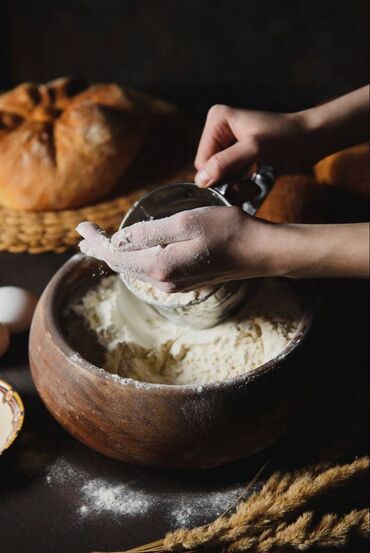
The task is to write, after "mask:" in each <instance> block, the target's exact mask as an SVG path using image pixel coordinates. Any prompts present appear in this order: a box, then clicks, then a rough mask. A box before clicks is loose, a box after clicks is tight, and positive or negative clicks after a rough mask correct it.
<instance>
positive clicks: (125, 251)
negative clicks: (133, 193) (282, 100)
mask: <svg viewBox="0 0 370 553" xmlns="http://www.w3.org/2000/svg"><path fill="white" fill-rule="evenodd" d="M368 111H369V87H363V88H361V89H359V90H356V91H354V92H351V93H350V94H347V95H345V96H342V97H341V98H338V99H336V100H333V101H331V102H328V103H326V104H323V105H321V106H318V107H315V108H312V109H309V110H305V111H302V112H298V113H290V114H284V113H267V112H257V111H249V110H239V109H234V108H230V107H228V106H214V107H213V108H211V110H210V111H209V114H208V117H207V121H206V125H205V128H204V130H203V134H202V138H201V140H200V144H199V148H198V153H197V156H196V160H195V166H196V168H197V170H198V173H197V175H196V178H195V180H196V183H197V184H198V185H199V186H202V187H208V186H211V185H212V184H215V183H216V182H217V181H219V180H221V179H223V178H226V177H227V175H229V174H234V175H235V174H240V173H241V172H242V171H243V168H245V167H246V165H248V164H249V163H254V162H257V163H264V164H266V165H272V166H273V167H276V168H277V169H278V170H281V171H284V170H285V171H286V170H287V167H289V166H290V167H291V166H292V161H293V162H296V163H297V165H298V166H302V165H305V164H308V165H310V164H311V165H312V164H313V163H315V162H317V161H318V160H320V159H322V158H323V157H325V156H326V155H328V154H330V153H332V152H334V151H337V150H340V149H342V148H345V147H347V146H350V145H351V144H354V143H359V142H361V141H363V140H366V139H367V138H368ZM78 231H79V232H80V234H81V236H82V237H83V238H84V240H83V241H82V242H81V243H80V248H81V250H82V251H83V252H85V253H86V254H88V255H94V256H95V257H97V258H98V259H101V260H104V261H105V262H106V263H107V264H108V265H109V266H110V267H111V268H112V269H113V270H114V271H116V272H118V273H125V272H127V273H132V275H134V276H136V277H138V278H141V279H142V280H150V281H151V282H152V283H153V284H154V285H155V286H158V287H159V288H161V289H163V290H165V291H167V292H176V291H181V290H184V291H185V290H190V289H192V288H196V287H198V286H202V285H206V284H212V283H217V282H225V281H227V280H237V279H241V278H253V277H261V276H286V277H290V278H311V277H312V278H314V277H318V278H332V277H340V278H368V277H369V226H368V224H366V223H361V224H347V225H288V224H276V223H270V222H268V221H264V220H262V219H258V218H255V217H250V216H248V215H247V214H246V213H244V212H243V211H242V210H241V209H239V208H237V207H208V208H200V209H194V210H191V211H188V212H184V213H178V214H176V215H173V216H172V217H169V218H167V219H162V220H156V221H150V222H147V223H144V224H140V225H133V226H132V227H129V229H124V230H123V231H120V232H118V233H116V234H115V235H113V237H112V238H109V237H107V236H105V235H104V233H103V232H102V231H101V229H99V228H97V227H96V226H94V225H92V224H91V223H87V222H86V223H82V224H80V225H79V227H78ZM127 233H129V236H128V234H127ZM156 246H161V247H160V248H159V249H158V248H157V247H156Z"/></svg>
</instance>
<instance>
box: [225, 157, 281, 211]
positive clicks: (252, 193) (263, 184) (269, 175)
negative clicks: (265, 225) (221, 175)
mask: <svg viewBox="0 0 370 553" xmlns="http://www.w3.org/2000/svg"><path fill="white" fill-rule="evenodd" d="M274 182H275V177H274V171H273V169H272V167H270V166H268V165H259V166H258V167H257V169H256V171H255V172H254V173H253V175H252V176H251V178H250V179H249V181H248V182H243V183H242V185H240V184H239V190H238V197H237V198H236V197H235V194H232V192H233V189H234V188H235V183H225V184H220V185H218V186H215V187H214V189H215V190H217V192H219V193H220V194H221V195H222V196H223V197H224V198H225V199H226V200H227V201H228V202H229V203H230V204H232V205H239V206H240V207H241V208H242V209H243V210H244V211H245V212H246V213H248V214H249V215H255V213H256V211H258V209H259V208H260V207H261V205H262V203H263V201H264V200H265V198H266V196H267V195H268V193H269V192H270V190H271V188H272V187H273V185H274ZM249 183H251V184H252V185H253V186H248V184H249ZM241 187H242V188H241Z"/></svg>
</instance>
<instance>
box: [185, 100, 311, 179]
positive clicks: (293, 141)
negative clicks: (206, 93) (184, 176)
mask: <svg viewBox="0 0 370 553" xmlns="http://www.w3.org/2000/svg"><path fill="white" fill-rule="evenodd" d="M302 113H303V112H302ZM302 113H269V112H263V111H250V110H244V109H235V108H232V107H228V106H222V105H216V106H213V107H212V108H211V109H210V110H209V112H208V116H207V120H206V124H205V127H204V130H203V134H202V137H201V140H200V143H199V147H198V153H197V155H196V158H195V167H196V169H197V170H198V173H197V175H196V177H195V182H196V183H197V184H198V186H201V187H204V188H206V187H209V186H211V185H213V184H215V183H217V182H219V181H220V180H222V179H226V178H229V177H230V176H231V177H232V176H240V173H241V172H242V171H243V170H245V169H246V167H247V166H248V165H249V164H251V163H261V164H265V165H270V166H272V167H274V170H275V171H277V172H278V173H279V172H283V171H285V172H290V171H291V170H293V169H294V170H296V169H297V168H299V169H300V170H302V169H304V168H306V169H307V167H308V166H309V165H310V164H313V163H314V162H316V161H317V159H316V156H317V154H316V151H315V148H314V147H313V144H310V136H311V135H310V130H309V125H308V123H307V120H306V117H305V116H303V114H302Z"/></svg>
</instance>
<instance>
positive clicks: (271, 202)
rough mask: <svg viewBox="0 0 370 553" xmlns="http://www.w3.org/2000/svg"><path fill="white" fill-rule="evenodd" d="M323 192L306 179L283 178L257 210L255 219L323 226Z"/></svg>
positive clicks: (324, 209)
mask: <svg viewBox="0 0 370 553" xmlns="http://www.w3.org/2000/svg"><path fill="white" fill-rule="evenodd" d="M326 200H327V198H326V190H325V187H324V186H320V185H319V184H318V183H317V182H316V181H315V180H314V178H313V177H311V176H309V175H282V176H280V177H278V178H277V179H276V182H275V184H274V186H273V188H272V190H271V192H270V194H269V195H268V196H267V198H266V200H265V201H264V202H263V204H262V206H261V207H260V209H259V210H258V217H261V218H262V219H267V220H269V221H273V222H275V223H323V222H325V220H326Z"/></svg>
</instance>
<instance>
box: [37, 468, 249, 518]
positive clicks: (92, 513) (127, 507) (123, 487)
mask: <svg viewBox="0 0 370 553" xmlns="http://www.w3.org/2000/svg"><path fill="white" fill-rule="evenodd" d="M46 483H47V485H48V486H49V487H51V488H55V489H56V490H58V489H59V490H60V493H61V494H62V496H63V497H71V495H72V497H73V498H74V500H73V502H72V503H73V504H76V515H77V516H78V519H80V520H81V522H82V523H83V522H84V521H85V520H87V519H88V518H90V517H91V518H93V519H94V520H96V519H97V518H103V517H109V518H111V517H115V518H119V520H120V521H121V522H122V521H123V520H125V519H126V518H127V519H132V518H143V519H144V518H148V517H150V516H151V514H152V513H154V512H156V514H157V515H158V511H160V512H161V515H162V517H163V519H165V520H167V521H169V522H170V524H171V527H172V528H173V529H175V528H183V527H188V528H190V527H194V526H197V525H199V524H204V523H205V522H210V521H212V520H214V519H215V518H217V517H218V516H219V515H221V514H223V513H224V512H225V510H226V509H228V508H229V507H231V506H232V505H233V504H234V503H235V501H236V500H237V499H238V498H240V496H241V494H242V493H243V492H245V486H242V485H240V484H234V485H233V486H231V487H228V488H226V489H217V488H216V489H207V490H203V491H202V490H199V489H198V490H193V491H189V490H186V489H180V490H177V491H176V492H174V491H172V492H170V491H163V490H162V489H160V490H159V489H152V490H148V489H145V490H144V489H142V487H141V485H140V481H137V480H135V479H133V480H131V479H130V480H129V481H126V482H111V481H109V480H106V479H103V478H91V476H90V475H89V474H88V473H87V471H85V470H84V469H83V468H82V467H75V466H72V465H71V464H70V463H69V462H68V461H67V460H64V459H60V460H58V461H56V462H55V463H54V464H52V465H50V466H49V468H48V472H47V475H46Z"/></svg>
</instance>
